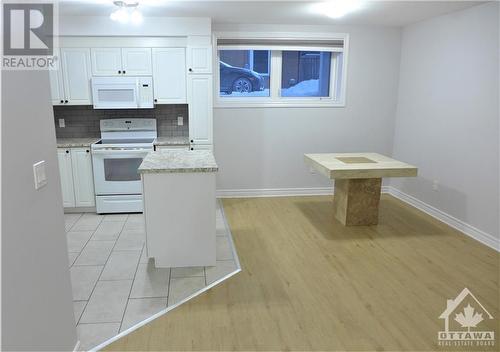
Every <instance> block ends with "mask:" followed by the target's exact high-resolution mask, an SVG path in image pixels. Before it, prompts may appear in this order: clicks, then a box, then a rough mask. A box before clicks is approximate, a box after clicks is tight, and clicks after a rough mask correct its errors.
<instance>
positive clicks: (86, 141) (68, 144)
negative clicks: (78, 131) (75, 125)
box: [56, 137, 101, 148]
mask: <svg viewBox="0 0 500 352" xmlns="http://www.w3.org/2000/svg"><path fill="white" fill-rule="evenodd" d="M99 139H101V138H99V137H86V138H57V139H56V144H57V148H79V147H80V148H85V147H90V145H91V144H92V143H95V142H97V141H98V140H99Z"/></svg>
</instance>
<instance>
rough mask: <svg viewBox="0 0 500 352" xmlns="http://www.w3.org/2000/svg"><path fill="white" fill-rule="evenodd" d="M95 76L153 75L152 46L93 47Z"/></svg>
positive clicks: (93, 71) (93, 73)
mask: <svg viewBox="0 0 500 352" xmlns="http://www.w3.org/2000/svg"><path fill="white" fill-rule="evenodd" d="M91 54H92V75H94V76H123V75H126V76H151V74H152V71H153V70H152V64H151V48H92V49H91Z"/></svg>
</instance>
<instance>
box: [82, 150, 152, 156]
mask: <svg viewBox="0 0 500 352" xmlns="http://www.w3.org/2000/svg"><path fill="white" fill-rule="evenodd" d="M152 151H153V150H152V149H132V150H126V149H125V150H124V149H120V150H116V149H112V150H109V149H108V150H105V149H104V150H103V149H94V150H92V154H95V155H103V154H107V155H122V154H128V155H130V154H147V153H149V152H152Z"/></svg>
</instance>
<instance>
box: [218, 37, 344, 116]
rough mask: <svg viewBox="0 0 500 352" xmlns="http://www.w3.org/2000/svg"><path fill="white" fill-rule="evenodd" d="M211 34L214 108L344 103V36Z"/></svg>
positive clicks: (339, 104)
mask: <svg viewBox="0 0 500 352" xmlns="http://www.w3.org/2000/svg"><path fill="white" fill-rule="evenodd" d="M228 35H229V34H228ZM257 36H259V34H258V35H257ZM302 36H303V35H302ZM216 37H217V38H216V42H217V49H218V50H217V54H218V60H219V65H218V70H219V71H218V74H217V84H218V89H219V94H218V97H217V99H216V107H225V106H228V107H235V106H343V104H344V96H345V93H344V91H345V87H344V86H345V72H344V70H345V63H344V60H345V53H344V50H345V49H346V48H345V44H346V43H345V42H346V39H347V35H339V36H338V38H337V39H332V38H331V37H326V38H323V39H310V38H307V37H303V38H301V39H282V38H280V39H273V38H269V37H267V36H266V35H265V34H260V38H257V39H255V38H254V39H244V38H236V39H234V38H226V37H225V36H224V34H219V35H217V34H216Z"/></svg>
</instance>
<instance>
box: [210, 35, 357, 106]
mask: <svg viewBox="0 0 500 352" xmlns="http://www.w3.org/2000/svg"><path fill="white" fill-rule="evenodd" d="M270 38H271V39H287V40H290V41H293V40H301V41H304V40H307V39H309V40H339V39H342V40H343V42H344V45H343V48H339V49H338V50H335V51H334V52H341V53H342V55H343V65H342V71H341V73H340V74H341V79H340V82H339V80H338V76H337V73H338V62H337V55H332V58H331V60H332V61H331V65H330V90H329V96H328V97H281V75H282V66H281V64H282V55H281V50H273V49H272V48H269V49H266V48H265V46H262V47H260V46H259V47H238V48H236V47H235V49H237V50H271V62H270V66H271V67H270V72H269V74H270V84H269V91H270V96H269V97H221V96H220V89H219V80H220V72H219V48H218V45H217V43H218V39H270ZM213 43H214V52H213V58H214V60H213V62H214V75H215V77H214V92H216V94H214V108H235V107H248V108H258V107H345V100H346V82H347V75H346V73H347V61H348V60H347V59H348V58H347V56H348V51H349V50H348V48H349V35H348V34H346V33H343V34H332V33H275V34H273V35H269V34H268V33H260V32H259V33H241V32H215V33H214V34H213ZM286 50H287V51H288V50H289V51H304V50H306V51H325V48H322V47H317V48H301V47H294V46H290V48H286ZM328 51H332V50H331V49H329V50H328ZM332 54H333V52H332ZM339 83H340V87H339V86H338V85H339ZM337 96H338V97H339V98H338V99H336V97H337Z"/></svg>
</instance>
